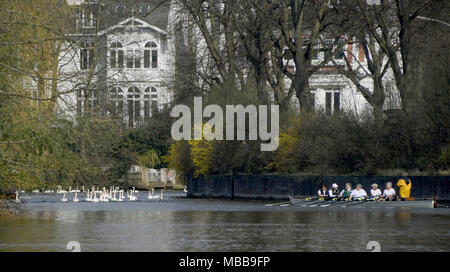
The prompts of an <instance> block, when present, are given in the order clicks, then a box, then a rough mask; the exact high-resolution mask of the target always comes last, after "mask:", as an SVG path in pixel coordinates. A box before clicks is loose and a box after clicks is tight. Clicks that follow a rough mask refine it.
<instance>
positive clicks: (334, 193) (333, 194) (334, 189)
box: [328, 183, 339, 198]
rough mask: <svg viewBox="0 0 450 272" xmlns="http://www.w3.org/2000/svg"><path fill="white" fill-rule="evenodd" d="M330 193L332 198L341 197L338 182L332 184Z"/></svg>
mask: <svg viewBox="0 0 450 272" xmlns="http://www.w3.org/2000/svg"><path fill="white" fill-rule="evenodd" d="M328 195H329V196H330V197H331V198H338V197H339V186H338V185H337V184H336V183H333V185H331V189H330V191H328Z"/></svg>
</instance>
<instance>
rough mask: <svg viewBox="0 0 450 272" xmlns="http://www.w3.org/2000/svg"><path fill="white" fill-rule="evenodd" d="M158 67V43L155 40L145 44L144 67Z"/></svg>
mask: <svg viewBox="0 0 450 272" xmlns="http://www.w3.org/2000/svg"><path fill="white" fill-rule="evenodd" d="M150 67H151V68H158V45H157V44H156V43H155V42H148V43H146V44H145V50H144V68H150Z"/></svg>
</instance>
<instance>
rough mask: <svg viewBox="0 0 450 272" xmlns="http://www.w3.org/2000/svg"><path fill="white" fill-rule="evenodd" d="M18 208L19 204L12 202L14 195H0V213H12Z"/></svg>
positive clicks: (16, 211)
mask: <svg viewBox="0 0 450 272" xmlns="http://www.w3.org/2000/svg"><path fill="white" fill-rule="evenodd" d="M19 210H20V207H19V204H18V203H15V202H14V197H10V196H0V215H13V214H16V213H18V212H19Z"/></svg>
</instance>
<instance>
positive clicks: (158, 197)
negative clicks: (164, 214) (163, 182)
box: [148, 189, 164, 199]
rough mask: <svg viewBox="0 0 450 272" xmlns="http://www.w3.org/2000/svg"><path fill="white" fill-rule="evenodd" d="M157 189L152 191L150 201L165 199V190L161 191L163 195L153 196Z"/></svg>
mask: <svg viewBox="0 0 450 272" xmlns="http://www.w3.org/2000/svg"><path fill="white" fill-rule="evenodd" d="M154 191H155V189H152V194H151V195H150V194H149V196H148V199H163V198H164V189H161V194H159V195H153V193H154Z"/></svg>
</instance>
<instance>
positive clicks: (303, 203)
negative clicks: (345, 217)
mask: <svg viewBox="0 0 450 272" xmlns="http://www.w3.org/2000/svg"><path fill="white" fill-rule="evenodd" d="M323 201H324V199H323V198H318V199H316V200H311V201H304V202H302V203H300V204H302V205H301V206H302V207H306V206H308V205H311V204H316V203H321V202H323ZM305 203H306V204H305Z"/></svg>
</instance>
